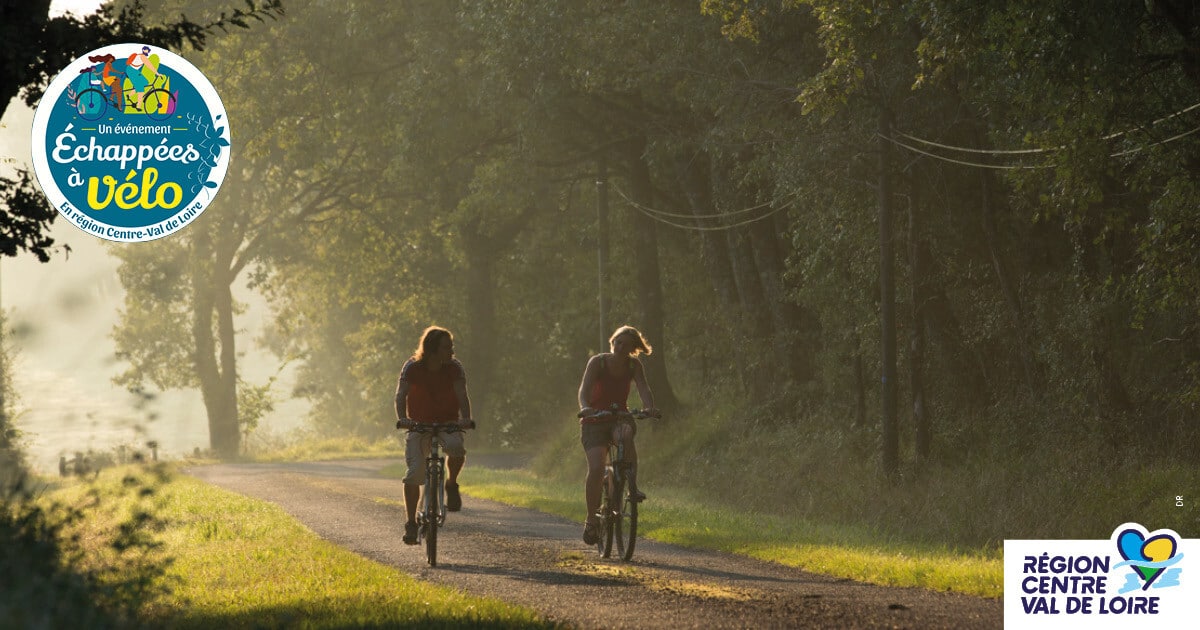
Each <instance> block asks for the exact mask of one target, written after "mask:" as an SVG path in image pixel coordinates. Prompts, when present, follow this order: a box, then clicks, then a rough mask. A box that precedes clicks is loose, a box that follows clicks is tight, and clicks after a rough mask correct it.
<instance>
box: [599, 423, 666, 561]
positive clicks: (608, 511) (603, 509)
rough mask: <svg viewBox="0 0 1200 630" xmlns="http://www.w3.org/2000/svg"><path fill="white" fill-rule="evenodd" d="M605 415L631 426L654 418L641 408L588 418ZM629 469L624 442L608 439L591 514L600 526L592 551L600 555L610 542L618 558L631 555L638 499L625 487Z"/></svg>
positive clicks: (609, 551) (606, 552)
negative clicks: (597, 507) (597, 496)
mask: <svg viewBox="0 0 1200 630" xmlns="http://www.w3.org/2000/svg"><path fill="white" fill-rule="evenodd" d="M605 416H614V417H616V419H617V426H621V425H622V424H629V425H633V426H635V427H636V426H637V421H638V420H644V419H646V418H653V417H655V416H651V415H649V414H647V413H646V412H645V410H642V409H630V410H629V411H621V410H619V409H613V410H605V411H601V412H599V413H596V414H593V415H591V416H589V417H591V418H601V417H605ZM632 468H633V462H627V461H625V444H624V441H623V440H617V441H615V442H609V445H608V465H607V466H605V467H604V479H603V481H602V482H601V484H600V488H601V493H602V494H601V497H600V512H599V513H597V514H595V515H594V516H595V517H596V518H598V519H599V520H600V523H601V526H602V527H603V530H602V531H601V535H600V540H599V541H598V542H597V543H596V551H597V552H598V553H599V554H600V557H602V558H610V557H612V551H613V543H614V542H615V543H616V548H617V555H618V556H619V557H620V558H621V559H622V560H625V561H628V560H630V559H632V558H633V548H634V545H635V544H636V542H637V521H638V501H635V500H634V499H633V497H632V494H631V492H630V489H629V488H628V487H627V481H628V479H629V473H630V472H631V470H632Z"/></svg>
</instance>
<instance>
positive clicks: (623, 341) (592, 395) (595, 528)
mask: <svg viewBox="0 0 1200 630" xmlns="http://www.w3.org/2000/svg"><path fill="white" fill-rule="evenodd" d="M608 345H609V349H610V350H611V352H603V353H600V354H597V355H595V356H593V357H592V358H590V359H588V362H587V367H586V368H585V369H584V371H583V380H582V382H580V384H579V411H580V414H581V419H580V421H579V422H580V441H581V442H582V443H583V451H584V454H585V455H587V464H588V471H587V480H586V481H585V482H584V497H585V499H586V502H587V523H586V524H585V525H584V528H583V542H585V543H587V544H589V545H594V544H596V541H598V540H599V539H600V528H599V526H600V523H599V522H598V521H597V520H596V517H595V515H596V512H597V511H599V509H600V483H601V482H602V481H603V479H604V464H605V459H607V457H608V445H609V444H610V443H612V442H616V441H617V440H622V441H623V442H624V443H625V458H626V459H627V460H628V461H630V462H632V463H633V467H632V468H631V469H630V473H629V490H630V493H631V494H632V495H633V497H634V498H635V500H637V501H643V500H645V498H646V495H645V493H643V492H641V491H640V490H638V489H637V449H636V448H635V447H634V444H633V436H634V434H635V433H636V430H635V427H634V426H633V425H629V424H623V425H619V426H618V425H617V422H616V421H615V420H612V419H608V418H590V417H589V416H592V415H594V414H596V413H597V412H600V411H606V410H609V409H612V408H613V405H616V407H617V409H620V410H622V411H628V410H629V407H628V404H627V402H626V401H627V399H628V398H629V386H630V383H634V384H636V385H637V389H638V395H639V396H641V398H642V406H643V407H645V409H646V412H647V414H649V415H652V416H654V415H658V412H657V410H656V409H655V408H654V395H653V394H652V393H651V392H650V385H649V384H648V383H646V372H645V370H643V369H642V362H641V360H640V359H638V355H640V354H647V355H649V354H650V352H651V350H652V348H651V347H650V344H648V343H646V338H645V337H643V336H642V333H640V332H638V330H637V329H636V328H634V327H633V326H622V327H620V328H618V329H617V330H616V332H614V333H613V334H612V337H610V338H609V340H608Z"/></svg>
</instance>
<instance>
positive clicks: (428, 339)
mask: <svg viewBox="0 0 1200 630" xmlns="http://www.w3.org/2000/svg"><path fill="white" fill-rule="evenodd" d="M444 338H449V339H450V341H454V335H452V334H450V331H449V330H446V329H445V328H442V327H441V326H430V327H429V328H426V329H425V332H423V333H421V341H420V343H418V344H417V349H416V350H414V351H413V356H412V358H413V361H417V362H420V361H421V360H423V359H424V358H425V355H427V354H433V353H435V352H437V349H438V344H439V343H441V342H442V339H444Z"/></svg>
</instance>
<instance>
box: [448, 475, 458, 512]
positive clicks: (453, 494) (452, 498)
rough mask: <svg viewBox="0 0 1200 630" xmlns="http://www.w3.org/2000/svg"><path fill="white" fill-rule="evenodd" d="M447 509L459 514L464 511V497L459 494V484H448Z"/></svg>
mask: <svg viewBox="0 0 1200 630" xmlns="http://www.w3.org/2000/svg"><path fill="white" fill-rule="evenodd" d="M446 509H447V510H449V511H451V512H457V511H459V510H461V509H462V497H461V496H459V494H458V484H456V483H450V482H448V481H447V482H446Z"/></svg>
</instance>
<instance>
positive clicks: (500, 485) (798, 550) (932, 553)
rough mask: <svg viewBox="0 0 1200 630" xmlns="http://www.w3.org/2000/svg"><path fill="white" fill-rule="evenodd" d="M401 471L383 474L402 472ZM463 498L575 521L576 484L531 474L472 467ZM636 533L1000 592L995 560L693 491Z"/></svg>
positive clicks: (666, 504) (843, 571)
mask: <svg viewBox="0 0 1200 630" xmlns="http://www.w3.org/2000/svg"><path fill="white" fill-rule="evenodd" d="M402 468H403V467H402V466H396V467H390V468H389V469H387V470H385V474H388V475H392V476H401V475H403V472H404V471H403V469H402ZM463 488H464V490H465V492H466V493H467V494H469V495H471V496H476V497H480V498H484V499H491V500H493V501H500V502H503V503H508V504H511V505H517V506H521V507H528V508H533V509H536V510H539V511H542V512H546V513H549V514H556V515H558V516H564V517H567V518H574V519H576V520H579V522H580V523H581V524H582V522H583V518H582V512H583V505H582V503H583V487H582V483H576V484H571V483H566V482H561V481H555V480H548V479H543V478H539V477H537V476H536V475H535V474H533V473H532V472H529V471H526V470H490V469H485V468H478V467H473V468H470V469H469V470H467V471H465V472H464V476H463ZM643 505H644V507H643V509H642V511H641V514H640V515H639V516H640V517H639V520H638V536H639V537H645V538H649V539H653V540H658V541H662V542H666V543H671V544H676V545H681V546H685V547H693V548H704V549H716V550H719V551H727V552H731V553H737V554H742V555H747V556H750V557H753V558H758V559H761V560H768V561H772V562H779V563H781V564H785V565H788V566H795V567H799V568H802V569H805V570H808V571H813V572H816V573H822V574H826V575H832V576H836V577H843V578H849V579H853V580H858V581H862V582H869V583H871V584H880V585H885V586H911V587H918V588H926V589H933V590H939V591H951V592H957V593H963V594H967V595H976V596H981V597H993V598H995V597H1000V596H1001V595H1003V581H1004V568H1003V559H1002V556H1001V555H1000V553H999V552H998V551H997V552H971V551H960V550H954V549H949V548H937V547H929V546H918V545H912V544H906V543H901V542H895V541H889V540H887V539H886V538H881V536H880V535H879V534H878V533H877V532H874V531H868V530H865V529H856V528H853V527H844V526H837V527H831V526H825V525H821V524H819V523H814V522H811V521H807V520H802V519H795V518H784V517H780V516H773V515H765V514H756V513H751V512H747V511H744V510H735V509H732V508H723V507H721V506H720V505H715V504H714V502H713V501H712V500H707V499H706V498H705V497H703V496H701V495H700V494H699V493H697V492H695V491H689V490H682V489H674V488H670V489H668V488H662V489H660V490H659V491H657V492H655V493H654V495H653V496H651V498H650V500H649V501H648V502H647V503H645V504H643Z"/></svg>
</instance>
